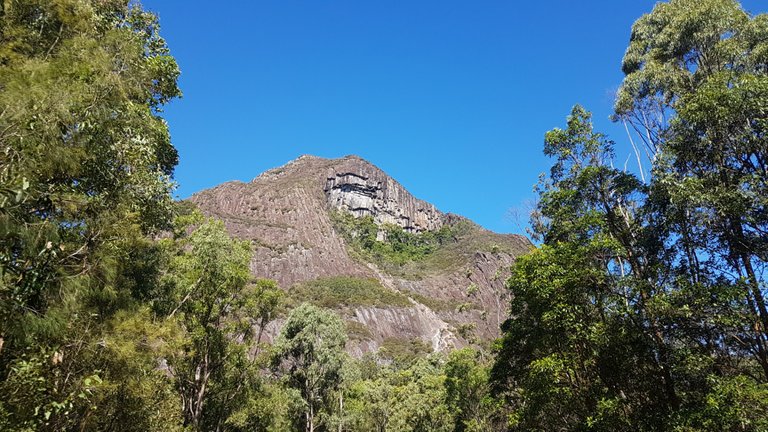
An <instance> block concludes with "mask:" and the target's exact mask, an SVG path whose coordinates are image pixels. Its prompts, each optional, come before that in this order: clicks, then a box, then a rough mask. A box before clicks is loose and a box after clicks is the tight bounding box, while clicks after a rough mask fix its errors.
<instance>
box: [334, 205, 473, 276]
mask: <svg viewBox="0 0 768 432" xmlns="http://www.w3.org/2000/svg"><path fill="white" fill-rule="evenodd" d="M331 216H332V221H333V223H334V227H335V228H336V230H337V231H338V232H339V233H341V235H342V236H343V237H344V239H345V240H347V242H348V244H350V245H351V246H352V247H353V249H354V250H356V251H357V252H358V253H360V254H362V255H363V256H364V257H366V258H368V259H369V260H371V261H374V262H379V263H384V264H392V265H397V266H402V265H403V264H406V263H408V262H412V261H419V260H423V259H425V258H426V257H427V256H429V255H431V254H433V253H434V252H435V251H436V250H437V249H438V248H439V247H440V246H441V245H444V244H447V243H449V242H452V241H455V236H456V235H457V233H458V230H460V229H461V227H460V226H456V227H453V226H450V225H444V226H443V227H441V228H440V229H438V230H435V231H424V232H421V233H412V232H408V231H405V230H404V229H403V228H401V227H399V226H397V225H392V224H385V225H382V226H379V225H377V224H376V222H374V220H373V217H372V216H363V217H355V216H354V215H352V214H350V213H345V212H334V213H332V215H331Z"/></svg>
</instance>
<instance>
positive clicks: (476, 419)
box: [444, 348, 505, 432]
mask: <svg viewBox="0 0 768 432" xmlns="http://www.w3.org/2000/svg"><path fill="white" fill-rule="evenodd" d="M444 369H445V396H446V406H447V407H448V411H449V412H451V413H453V418H454V428H453V430H454V431H455V432H464V431H468V432H479V431H489V430H491V431H493V430H505V429H504V426H505V424H504V421H500V419H499V417H502V416H500V415H499V414H500V413H499V412H498V411H500V407H499V406H498V403H497V400H495V399H494V398H492V397H491V395H490V382H489V379H488V378H489V367H488V365H487V364H484V362H483V360H482V353H481V352H479V351H476V350H474V349H471V348H464V349H460V350H456V351H454V352H452V353H450V354H449V355H448V360H447V361H446V363H445V368H444ZM502 420H503V419H502Z"/></svg>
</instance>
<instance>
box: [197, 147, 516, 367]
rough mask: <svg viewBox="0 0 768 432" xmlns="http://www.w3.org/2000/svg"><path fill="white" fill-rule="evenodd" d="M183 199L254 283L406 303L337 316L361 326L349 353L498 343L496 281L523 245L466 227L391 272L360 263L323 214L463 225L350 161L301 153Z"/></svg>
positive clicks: (416, 229)
mask: <svg viewBox="0 0 768 432" xmlns="http://www.w3.org/2000/svg"><path fill="white" fill-rule="evenodd" d="M191 201H193V202H194V203H196V204H197V206H198V207H199V208H200V209H201V211H203V213H205V214H207V215H210V216H213V217H216V218H219V219H221V220H223V221H224V222H225V224H226V226H227V229H228V230H229V231H230V233H231V234H232V235H233V236H235V237H238V238H242V239H247V240H250V241H251V243H252V245H253V250H254V254H253V260H252V262H251V271H252V273H253V274H254V276H256V277H260V278H270V279H275V280H277V281H278V283H279V284H280V286H281V287H284V288H285V289H288V290H289V291H290V288H291V287H292V286H294V285H295V284H297V283H301V282H306V281H311V280H315V279H318V278H324V277H332V276H339V275H345V276H353V277H360V278H376V279H377V280H379V281H380V282H381V285H382V286H383V287H385V288H387V289H390V290H393V291H396V292H398V293H401V294H403V295H405V296H407V297H408V298H409V301H410V303H411V305H412V306H411V307H407V306H405V307H403V306H397V307H367V306H360V307H356V308H352V309H345V311H344V312H343V314H344V315H345V319H347V320H348V321H349V322H352V323H357V325H362V326H364V327H365V328H366V329H367V332H366V335H365V337H361V338H358V339H357V340H356V342H355V343H352V344H350V346H349V350H350V352H352V353H354V354H362V353H363V352H367V351H371V350H375V349H377V347H378V346H379V345H380V344H381V343H382V341H384V340H385V339H387V338H405V339H408V338H418V339H421V340H423V341H424V342H425V343H427V344H429V345H430V346H432V347H433V349H435V350H444V349H447V348H450V347H454V346H462V345H464V344H466V343H467V339H468V338H478V339H479V340H489V339H491V338H493V337H495V336H497V335H498V331H499V330H498V326H499V324H500V322H501V320H503V318H504V316H505V315H506V306H507V304H508V300H507V299H506V290H505V289H504V286H503V282H504V279H505V277H506V275H508V269H509V267H510V266H511V264H512V263H513V262H514V259H515V256H518V255H519V254H521V253H524V252H526V251H527V250H528V249H529V248H530V242H529V241H528V240H527V239H526V238H525V237H522V236H517V235H500V234H495V233H491V232H489V231H487V230H484V229H482V228H480V227H479V226H477V225H474V224H470V225H469V226H470V229H468V230H467V232H466V233H464V234H462V235H461V236H460V237H459V238H457V239H456V241H455V242H454V243H453V244H451V245H448V246H446V247H445V248H443V249H444V250H441V251H439V252H438V253H437V254H436V256H435V258H434V259H431V260H426V261H424V262H420V263H411V264H409V265H407V266H404V267H403V268H402V269H401V270H400V271H398V272H395V273H396V274H391V272H390V273H388V272H386V271H384V270H382V269H379V268H378V267H377V266H376V265H374V264H373V263H368V262H364V260H362V259H361V258H360V257H359V256H357V254H354V253H351V251H350V246H349V245H347V244H346V242H345V240H344V238H343V236H342V235H340V234H339V233H338V232H336V230H335V229H334V225H333V222H332V219H331V212H333V211H342V212H349V213H352V214H353V215H355V216H358V217H359V216H366V215H370V216H372V217H373V219H374V221H375V222H376V223H378V224H395V225H398V226H400V227H402V228H403V229H404V230H406V231H409V232H412V233H422V232H424V231H428V230H437V229H439V228H441V227H443V226H444V225H446V224H449V225H450V224H453V223H456V222H457V221H465V220H464V219H463V218H461V217H458V216H454V215H447V214H444V213H442V212H440V211H439V210H437V209H436V208H435V206H433V205H432V204H429V203H427V202H425V201H422V200H419V199H417V198H415V197H413V196H412V195H411V194H410V193H409V192H408V191H407V190H406V189H405V188H404V187H403V186H402V185H400V184H399V183H398V182H397V181H395V180H394V179H392V178H391V177H389V176H387V175H386V174H385V173H384V172H383V171H382V170H380V169H379V168H377V167H376V166H374V165H372V164H371V163H369V162H367V161H365V160H363V159H361V158H359V157H356V156H347V157H344V158H340V159H323V158H318V157H314V156H302V157H300V158H298V159H296V160H294V161H292V162H290V163H288V164H286V165H284V166H282V167H279V168H275V169H272V170H269V171H266V172H265V173H263V174H261V175H259V176H258V177H256V178H255V179H254V180H253V181H251V182H250V183H243V182H229V183H224V184H222V185H219V186H217V187H214V188H212V189H209V190H205V191H202V192H199V193H197V194H195V195H194V196H193V197H192V198H191ZM276 328H277V326H274V327H272V329H273V331H275V330H276ZM470 334H471V336H470Z"/></svg>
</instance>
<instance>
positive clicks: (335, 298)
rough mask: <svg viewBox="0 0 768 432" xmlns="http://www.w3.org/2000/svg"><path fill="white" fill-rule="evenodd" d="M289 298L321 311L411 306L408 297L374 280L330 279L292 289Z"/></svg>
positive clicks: (338, 277) (315, 281) (318, 280)
mask: <svg viewBox="0 0 768 432" xmlns="http://www.w3.org/2000/svg"><path fill="white" fill-rule="evenodd" d="M289 293H290V296H291V297H292V298H293V299H296V300H297V301H306V302H309V303H312V304H314V305H317V306H320V307H324V308H342V307H356V306H369V307H410V306H411V303H410V302H409V301H408V297H406V296H405V295H403V294H401V293H399V292H397V291H392V290H390V289H386V288H384V287H383V286H382V285H381V283H379V281H378V280H376V279H363V278H358V277H353V276H332V277H326V278H321V279H316V280H314V281H310V282H305V283H301V284H298V285H295V286H294V287H292V288H291V289H290V291H289Z"/></svg>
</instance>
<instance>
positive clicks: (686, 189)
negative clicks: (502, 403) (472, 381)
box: [491, 0, 768, 431]
mask: <svg viewBox="0 0 768 432" xmlns="http://www.w3.org/2000/svg"><path fill="white" fill-rule="evenodd" d="M766 22H767V21H766V16H764V15H759V16H754V17H752V16H749V15H748V14H747V13H746V12H744V11H743V10H742V9H741V7H740V5H739V4H738V3H737V2H735V1H732V0H704V1H693V0H671V1H669V2H667V3H660V4H658V5H657V6H656V7H655V8H654V10H653V11H652V12H651V13H650V14H648V15H645V16H643V17H642V18H640V19H639V20H638V21H637V22H636V23H635V25H634V27H633V30H632V37H631V40H630V45H629V48H628V49H627V53H626V56H625V58H624V64H623V69H624V72H625V74H626V76H625V79H624V82H623V84H622V87H621V89H620V91H619V94H618V97H617V101H616V115H615V119H616V120H617V121H622V122H625V124H626V125H627V126H628V129H629V126H631V127H632V128H633V129H634V130H635V131H636V132H637V135H638V136H639V139H640V143H641V146H635V147H634V150H635V152H636V155H637V158H638V162H640V161H641V158H640V152H641V151H642V150H645V153H646V154H647V156H648V157H647V162H648V163H649V164H650V166H651V170H650V176H649V177H646V172H645V170H644V168H643V166H642V164H641V165H640V166H639V170H638V172H637V174H634V173H630V172H626V171H622V170H618V169H616V168H614V164H613V159H614V145H613V143H612V142H611V141H609V140H608V139H607V138H606V137H605V136H603V135H602V134H600V133H597V132H595V131H593V129H592V123H591V119H590V115H589V113H588V112H586V110H584V109H583V108H581V107H578V106H577V107H575V108H574V109H573V111H572V112H571V115H570V116H569V117H568V121H567V127H566V128H565V129H555V130H553V131H550V132H548V133H547V135H546V138H545V148H544V151H545V154H547V155H548V156H550V157H552V158H554V160H555V162H554V164H553V167H552V169H551V171H550V173H549V176H547V177H544V178H543V179H542V182H541V183H540V185H539V187H538V191H539V196H540V203H539V205H538V207H537V209H536V212H535V213H534V215H533V220H532V222H533V223H532V225H533V232H534V233H535V234H536V236H537V237H538V238H539V239H540V240H541V241H542V242H543V244H542V245H541V246H540V247H539V248H538V249H537V250H536V251H535V252H533V253H531V254H530V255H528V256H526V257H523V258H520V259H518V261H517V263H516V265H515V268H514V270H513V274H512V276H511V277H510V279H509V280H508V287H509V288H510V291H511V294H512V303H511V310H512V311H513V313H512V314H511V316H510V317H509V319H508V320H507V321H506V322H505V323H504V325H503V331H504V335H503V338H502V339H501V340H500V341H499V342H498V344H497V347H496V349H497V356H498V357H497V360H496V363H495V365H494V369H493V373H492V378H491V380H492V382H493V385H494V389H495V391H496V393H497V394H499V395H503V397H504V398H505V399H506V401H507V403H508V404H509V405H510V407H511V408H512V414H511V416H510V420H511V422H510V426H511V427H512V429H513V430H580V431H581V430H595V431H597V430H611V431H614V430H654V431H656V430H678V431H683V430H684V431H705V430H712V431H714V430H743V431H753V430H754V431H757V430H762V429H763V428H764V427H765V426H764V424H765V422H766V419H767V418H768V417H766V415H765V411H764V410H763V409H762V408H761V406H760V403H757V402H755V401H757V400H759V399H760V398H761V397H762V395H763V394H764V391H765V385H766V381H768V362H767V361H766V359H767V357H766V355H767V353H768V351H766V346H767V345H766V342H767V341H768V338H767V333H766V329H768V319H766V317H768V315H767V314H766V308H765V305H764V304H765V302H764V299H763V296H764V291H765V286H766V285H765V283H766V281H765V279H764V276H763V275H764V270H765V268H766V256H767V255H766V251H765V233H766V232H768V224H767V223H766V222H768V220H766V219H765V217H764V216H765V206H766V201H765V197H766V192H767V191H766V189H765V179H766V178H768V177H766V174H767V173H768V171H767V168H766V164H765V162H766V160H768V159H767V155H766V154H765V151H766V149H768V145H767V143H766V141H765V136H766V135H765V133H764V127H765V124H764V117H765V116H764V112H765V107H764V104H765V100H766V98H765V94H764V93H763V92H764V89H765V83H764V81H765V80H766V76H765V73H766V67H765V64H766V52H768V51H766V50H767V49H768V45H766V40H768V38H767V36H768V26H766V25H765V24H766ZM631 137H632V135H630V138H631ZM632 144H633V145H634V143H632ZM737 389H738V390H737Z"/></svg>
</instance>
